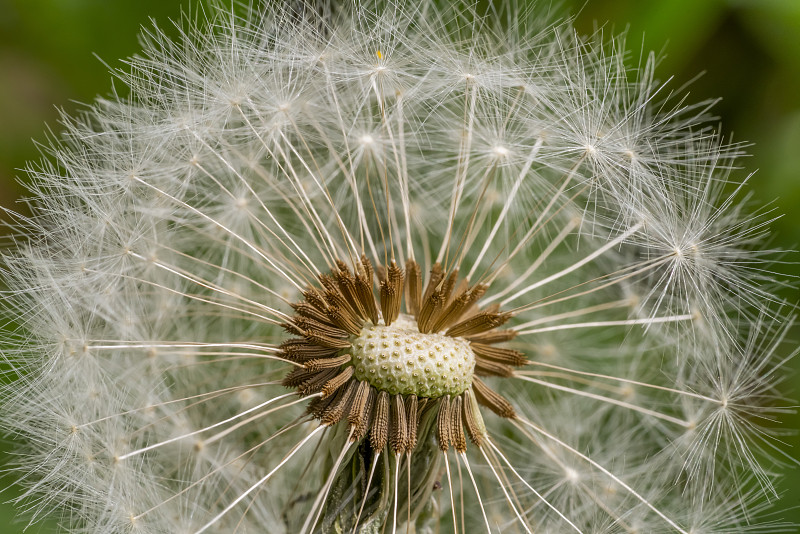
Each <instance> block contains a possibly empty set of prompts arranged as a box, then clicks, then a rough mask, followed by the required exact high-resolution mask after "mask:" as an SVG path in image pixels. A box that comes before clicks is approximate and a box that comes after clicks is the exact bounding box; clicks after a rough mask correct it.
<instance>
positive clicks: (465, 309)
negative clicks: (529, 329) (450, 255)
mask: <svg viewBox="0 0 800 534" xmlns="http://www.w3.org/2000/svg"><path fill="white" fill-rule="evenodd" d="M376 271H377V272H376ZM375 280H377V282H378V291H377V295H378V297H377V299H376V291H375V287H374V286H375ZM486 290H487V286H486V285H485V284H474V285H470V284H469V282H468V281H467V280H465V279H459V277H458V270H457V269H454V270H452V271H450V272H445V271H444V270H443V269H442V266H441V265H440V264H439V263H436V264H434V265H433V267H432V268H431V270H430V274H429V276H428V280H427V283H426V284H423V280H422V270H421V268H420V266H419V264H418V263H417V262H416V261H414V260H409V261H408V262H407V263H406V266H405V269H402V268H400V267H398V266H397V265H396V264H395V262H392V263H391V264H390V265H389V266H388V268H384V267H379V268H378V269H374V268H373V266H372V263H371V262H370V261H369V260H368V259H367V258H366V257H365V256H362V257H361V259H360V261H359V262H356V264H355V265H354V268H353V269H351V268H350V267H349V266H348V265H347V264H346V263H345V262H343V261H338V262H337V268H336V269H334V270H333V271H332V272H331V273H330V274H323V275H320V277H319V286H318V287H309V288H308V289H307V290H306V291H305V292H304V293H303V296H304V300H303V301H302V302H298V303H295V304H293V305H292V307H293V308H294V310H295V315H294V317H293V318H292V319H291V321H289V322H287V323H286V324H284V325H283V327H284V329H285V330H286V331H287V332H289V333H290V334H292V335H294V336H297V337H294V338H292V339H289V340H286V341H285V342H284V343H283V344H282V345H281V353H282V356H283V357H284V358H287V359H289V360H292V361H294V362H296V363H299V364H301V366H302V367H299V368H297V369H295V370H293V371H291V372H290V373H289V374H288V375H287V376H286V378H285V379H284V382H283V383H284V385H285V386H287V387H291V388H296V389H297V391H298V393H299V394H301V395H311V394H318V395H317V396H316V397H315V398H314V399H313V400H312V401H311V402H310V403H309V407H308V411H309V413H310V414H312V415H313V416H314V417H316V418H317V419H319V420H320V422H321V423H322V424H324V425H328V426H330V425H334V424H336V423H339V422H340V421H347V424H348V425H349V427H350V432H351V438H350V439H351V440H352V441H360V440H362V439H365V438H368V439H369V444H370V445H371V447H372V449H373V450H376V451H382V450H383V449H384V448H385V447H386V446H387V445H388V446H390V447H391V449H392V450H393V451H394V452H395V453H396V454H401V453H408V452H411V451H412V450H413V449H414V447H415V446H416V444H417V441H418V437H419V436H418V432H419V429H420V421H421V420H423V419H426V418H427V419H430V418H435V424H433V428H434V431H435V432H436V437H437V439H438V443H439V447H440V448H441V450H443V451H446V450H447V449H448V448H449V447H450V446H451V445H452V446H453V447H454V448H455V449H456V450H458V451H459V452H463V451H465V450H466V446H467V445H466V443H467V442H466V434H469V436H470V438H471V439H472V441H473V442H475V443H477V444H478V445H480V444H481V442H482V441H483V436H484V435H485V428H484V426H483V421H482V419H481V415H480V412H479V409H478V405H479V404H480V405H483V406H485V407H487V408H489V409H490V410H491V411H493V412H494V413H496V414H497V415H499V416H501V417H513V416H514V408H513V407H512V405H511V404H510V403H509V402H508V401H507V400H506V399H505V398H503V397H502V396H501V395H500V394H498V393H497V392H495V391H493V390H492V389H491V388H489V387H488V385H487V384H486V383H485V382H484V381H483V380H481V379H480V378H479V377H480V376H501V377H507V376H510V375H511V374H513V368H514V367H516V366H520V365H525V363H526V359H525V357H524V356H523V354H522V353H521V352H519V351H515V350H511V349H507V348H502V347H498V346H496V344H498V343H502V342H505V341H508V340H510V339H513V338H514V336H515V335H516V332H515V331H514V330H511V329H502V328H500V327H501V326H502V325H503V324H504V323H505V322H506V321H508V319H509V318H510V317H511V314H510V313H502V312H500V311H499V306H497V305H494V306H490V307H488V308H487V309H483V310H482V309H480V308H479V306H478V304H477V302H478V300H479V299H480V298H481V297H482V296H483V295H484V293H485V292H486ZM403 300H405V313H404V314H403V313H402V308H403ZM398 318H400V319H401V321H399V322H398V327H397V328H398V333H397V336H400V335H403V334H401V333H400V332H408V331H409V330H408V328H409V324H412V325H415V326H414V328H415V330H414V335H415V336H425V335H429V336H431V337H433V336H435V337H437V338H438V339H443V338H442V336H446V337H448V338H457V339H455V340H454V341H457V344H458V346H464V347H467V346H468V349H465V350H471V352H472V354H470V357H472V356H473V355H474V369H471V370H469V371H470V374H469V375H468V376H469V377H470V378H469V383H468V384H464V385H463V386H462V387H460V388H457V389H452V388H451V389H447V388H445V389H444V390H443V391H442V393H441V394H437V395H433V394H427V395H421V394H420V391H419V390H418V389H415V386H414V385H413V384H412V385H411V386H407V387H406V388H405V389H398V388H397V387H395V386H392V387H384V386H382V385H381V384H382V382H376V381H373V382H371V381H370V379H369V377H368V376H365V374H364V373H361V374H359V376H354V375H355V374H356V370H355V367H354V361H353V359H354V356H353V355H354V353H356V350H358V349H357V348H356V347H355V346H354V342H356V341H357V340H359V339H364V338H365V336H366V334H365V332H367V333H369V332H371V331H372V329H375V328H376V327H378V328H380V329H381V330H382V331H386V330H391V329H392V324H393V323H395V322H396V321H398ZM401 323H403V327H402V330H400V326H399V325H400V324H401ZM397 336H395V337H397ZM440 344H441V343H440ZM444 344H447V343H444ZM433 356H436V355H433ZM370 357H371V356H370ZM426 371H428V369H426ZM431 372H433V373H436V372H437V370H436V367H435V366H433V369H432V371H431ZM473 373H474V374H473ZM459 376H460V377H463V376H467V375H464V374H463V373H462V374H461V375H459ZM376 384H378V385H376ZM434 390H435V389H433V390H431V391H434ZM398 391H399V392H398ZM425 391H428V390H427V389H426V390H425ZM435 391H439V390H435Z"/></svg>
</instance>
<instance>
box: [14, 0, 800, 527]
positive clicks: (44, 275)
mask: <svg viewBox="0 0 800 534" xmlns="http://www.w3.org/2000/svg"><path fill="white" fill-rule="evenodd" d="M326 5H327V4H326ZM307 7H308V6H307ZM179 26H180V27H181V31H180V32H179V37H178V38H177V39H170V38H168V37H167V36H166V35H165V34H164V33H163V32H161V31H160V30H158V29H149V30H145V34H144V37H143V43H144V51H143V53H142V54H141V55H139V56H137V57H135V58H132V59H130V60H129V61H128V62H127V66H126V68H125V69H123V70H120V71H118V72H116V73H115V75H116V76H117V78H118V79H119V81H120V82H121V83H124V84H125V85H127V87H128V88H129V89H130V91H129V92H130V96H128V97H119V96H116V95H115V96H112V97H108V98H102V99H98V101H97V102H96V103H95V104H94V105H93V106H92V107H91V108H90V110H89V111H88V112H87V113H86V114H85V115H84V116H82V117H79V118H76V119H70V118H65V120H64V124H65V132H64V134H63V136H61V137H60V138H59V139H53V140H52V141H51V143H50V145H46V146H49V148H47V149H46V152H47V154H46V158H45V160H44V161H43V162H42V163H40V164H38V165H34V164H32V165H31V166H30V168H29V175H30V183H31V185H30V188H31V199H32V200H31V201H30V203H31V207H32V212H33V214H34V215H33V216H31V217H28V218H24V217H17V218H16V221H15V225H16V228H15V231H16V237H15V240H16V244H15V245H14V247H12V248H9V249H7V250H6V251H4V258H3V259H4V262H3V263H4V265H3V268H2V275H3V278H4V281H5V284H6V286H7V287H8V290H7V292H6V294H5V298H4V300H3V313H4V317H6V318H7V320H8V321H9V324H13V325H16V328H15V329H13V330H9V332H6V333H5V334H4V335H5V336H6V339H4V341H3V347H4V348H3V356H4V358H5V360H6V362H7V363H8V364H9V368H10V369H12V371H11V373H10V375H13V376H9V378H10V380H9V381H8V385H7V386H6V387H7V392H8V394H7V395H6V397H7V399H6V400H4V404H3V416H2V417H3V424H4V425H5V428H6V429H7V430H8V431H9V432H11V433H13V434H14V435H15V436H17V437H19V439H20V442H21V445H20V454H19V456H18V461H17V463H16V464H15V466H14V468H15V469H16V470H17V472H19V473H20V474H21V476H22V482H21V483H22V484H23V485H24V487H25V488H26V493H25V495H24V496H23V497H22V499H20V501H19V502H20V506H21V507H22V508H23V510H25V511H27V512H28V513H29V516H30V517H32V519H33V520H34V521H35V520H38V519H40V518H41V517H43V516H45V515H46V514H48V513H55V514H60V517H61V519H62V524H63V525H64V526H65V528H67V529H70V530H71V531H74V532H102V533H106V532H107V533H116V532H131V533H137V534H138V533H148V534H149V533H155V532H177V533H186V534H202V533H204V532H245V531H247V532H249V531H253V532H262V531H269V532H276V533H283V532H285V533H297V532H300V533H309V534H311V533H319V532H353V533H356V532H363V533H374V532H387V533H388V532H392V533H393V534H394V533H396V532H402V531H404V530H408V531H415V532H427V531H434V530H436V531H439V532H453V533H464V532H472V531H473V530H475V531H482V530H486V531H491V532H493V531H495V530H498V529H502V530H503V531H504V532H505V531H509V532H528V533H529V532H534V531H536V532H662V531H663V532H680V533H687V532H706V531H707V532H744V531H748V530H752V528H761V527H760V526H759V524H758V516H760V515H762V514H765V513H767V511H768V508H767V506H766V505H764V504H763V502H764V496H769V497H770V498H772V497H774V496H776V495H777V492H778V490H777V485H776V484H777V481H778V479H779V476H778V475H779V473H780V471H781V470H782V469H784V468H786V469H788V467H786V464H789V463H790V461H789V460H788V458H787V456H786V455H785V454H784V453H783V452H782V450H781V446H780V445H779V444H778V443H777V441H776V438H777V436H776V435H775V433H774V432H773V430H772V429H771V428H770V424H771V422H770V420H771V419H772V418H776V417H779V416H780V415H781V414H782V413H784V412H785V411H786V410H787V403H786V402H784V401H782V400H781V397H780V393H779V391H778V386H779V383H780V380H781V377H782V375H781V373H780V369H781V366H782V365H783V364H784V363H785V361H786V359H785V357H780V356H779V353H780V345H781V344H782V343H784V342H785V339H786V332H787V328H788V326H787V325H790V324H791V321H790V320H788V319H786V317H785V315H786V314H785V313H784V310H785V309H786V306H785V305H784V303H782V302H781V301H780V300H779V299H778V298H777V297H775V296H774V294H773V293H772V288H773V287H774V286H775V285H776V284H778V283H782V282H781V280H780V277H779V276H778V275H776V274H775V273H774V272H773V270H772V267H770V266H769V260H770V258H771V257H772V256H773V254H774V251H771V250H765V249H764V246H763V239H764V238H765V237H766V236H767V235H768V223H769V222H770V220H771V218H772V217H773V215H771V214H770V212H768V211H764V210H762V211H758V210H756V211H754V212H753V211H751V210H750V208H749V207H748V201H747V200H748V197H747V193H746V185H747V184H746V179H739V178H736V171H735V168H736V167H737V166H738V158H739V156H740V155H741V153H742V150H741V146H740V145H728V144H726V143H724V142H723V141H722V140H721V139H720V136H719V135H718V134H717V133H715V132H713V131H712V130H711V129H710V128H709V127H708V124H707V123H708V120H709V119H710V116H709V114H708V105H707V103H701V104H697V105H695V104H690V103H686V101H684V100H676V99H674V98H673V97H671V96H670V89H669V87H668V85H666V84H662V83H660V82H658V81H657V80H656V78H655V74H654V68H655V63H656V61H655V58H654V57H653V56H646V57H645V58H643V59H642V62H641V63H640V65H639V67H637V68H632V67H629V66H628V65H627V64H626V61H625V59H624V52H623V51H624V50H625V43H624V37H613V38H611V39H607V38H604V37H603V36H602V35H601V34H598V35H595V36H589V37H582V36H578V35H576V33H575V31H574V30H573V29H572V27H571V26H570V24H569V22H559V21H555V20H553V19H552V18H551V16H550V15H547V16H544V15H543V14H542V13H541V7H540V6H539V7H537V6H529V7H526V6H522V5H518V4H515V3H513V2H509V3H500V4H498V5H497V6H494V8H493V10H491V11H489V12H487V13H481V12H479V9H478V8H477V7H475V6H473V5H472V4H470V3H465V2H455V3H451V4H449V5H448V6H447V8H446V9H445V8H443V7H440V6H438V5H437V4H436V3H433V2H429V1H423V2H418V3H415V4H414V3H404V2H372V1H369V0H364V1H360V2H354V3H351V4H347V5H342V6H339V7H337V8H336V9H328V8H327V7H326V8H325V9H322V10H321V11H319V12H317V11H315V10H314V9H299V8H297V7H296V5H295V4H294V3H289V4H285V3H278V2H275V3H273V2H264V3H257V4H253V5H252V6H249V7H245V6H240V7H237V8H235V9H234V10H233V11H230V10H223V9H217V8H212V9H210V10H209V11H208V12H207V13H205V14H204V17H200V18H199V19H198V20H186V21H183V23H182V24H181V25H179ZM11 378H13V380H11ZM781 462H783V463H781ZM777 466H779V467H777ZM763 524H764V525H765V526H764V528H775V529H780V528H784V527H785V525H783V524H782V523H779V522H778V523H775V522H771V521H766V522H765V523H763Z"/></svg>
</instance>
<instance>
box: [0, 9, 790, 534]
mask: <svg viewBox="0 0 800 534" xmlns="http://www.w3.org/2000/svg"><path fill="white" fill-rule="evenodd" d="M497 1H500V0H497ZM540 2H541V3H542V4H548V3H549V0H540ZM555 3H557V4H559V5H562V6H563V11H564V12H565V13H566V12H571V13H576V14H577V20H576V25H577V27H578V28H579V30H580V31H582V32H583V33H591V32H592V31H593V30H594V29H595V28H597V27H599V26H601V25H602V26H603V27H604V31H605V30H608V32H610V33H617V32H619V31H621V30H625V29H628V32H629V33H628V35H629V36H628V46H629V48H630V49H631V51H632V53H633V55H634V57H635V56H636V55H637V54H638V53H639V51H640V50H645V51H647V50H655V51H656V52H663V61H662V63H661V65H660V67H659V69H658V71H657V74H658V75H659V77H660V78H661V79H666V78H667V77H668V76H674V81H673V82H672V83H671V86H672V87H675V88H676V87H679V86H681V85H682V84H683V83H685V82H687V81H689V80H692V79H693V78H695V77H696V76H697V75H698V74H700V73H704V74H703V76H701V77H700V78H699V79H697V80H696V81H694V82H693V83H692V84H691V85H690V87H689V90H690V92H691V96H690V100H691V101H698V100H702V99H706V98H715V97H721V98H722V100H721V102H720V103H719V104H718V105H717V106H716V108H715V110H716V113H717V114H718V116H719V117H720V120H721V123H722V130H723V132H725V133H726V134H727V135H734V139H735V140H747V141H752V142H754V143H755V145H756V146H755V147H753V148H752V149H751V151H752V152H753V156H752V157H750V158H749V159H748V160H746V161H745V165H746V167H747V170H748V171H757V172H756V174H755V175H754V176H753V177H752V179H751V190H752V191H753V193H754V195H755V198H756V200H757V201H758V202H760V203H762V204H763V203H768V202H773V201H774V204H773V205H774V206H775V207H776V208H777V212H778V213H785V214H786V215H785V216H784V217H783V218H781V219H780V220H778V221H776V222H775V224H774V225H773V230H774V233H775V234H776V237H775V244H776V245H777V246H779V247H781V248H783V249H786V250H796V249H797V247H798V243H800V0H646V1H645V0H564V1H563V2H555ZM191 5H192V2H190V1H189V0H135V1H134V0H0V205H2V206H4V207H10V208H12V209H13V208H15V201H16V199H17V198H18V197H19V196H20V195H21V194H22V192H23V190H22V188H21V187H20V186H19V185H17V183H16V178H17V177H18V176H21V175H22V172H21V171H20V170H19V169H20V168H22V167H23V166H24V164H25V162H26V161H27V160H30V159H36V158H37V157H38V154H37V151H36V148H35V145H34V143H33V141H32V139H43V137H44V135H43V132H44V131H45V125H47V126H48V127H50V128H52V129H53V130H55V131H58V130H59V125H58V113H57V109H58V108H63V109H65V110H67V111H74V110H76V109H78V108H80V106H81V103H87V102H91V101H92V100H93V98H94V97H95V96H96V95H97V94H106V93H108V92H109V90H110V88H111V81H110V76H109V74H108V70H107V67H106V66H105V65H104V64H103V62H106V63H108V64H109V65H110V66H112V67H118V66H121V63H120V62H119V60H118V59H119V58H124V57H127V56H130V55H132V54H135V53H136V52H137V50H138V49H139V46H138V42H137V34H138V30H139V28H140V26H141V25H148V24H149V19H150V18H153V19H155V20H156V21H158V22H159V23H160V25H161V26H163V27H168V26H170V23H169V20H170V19H176V18H178V17H179V15H180V13H181V9H188V8H189V7H190V6H191ZM608 32H607V34H609V33H608ZM93 54H96V55H97V56H98V57H99V58H100V59H98V58H97V57H95V56H94V55H93ZM101 60H102V61H101ZM746 172H747V171H742V174H741V176H740V177H743V176H744V175H745V174H744V173H746ZM788 259H789V260H790V261H795V262H796V261H798V259H800V258H798V257H797V255H795V254H792V255H790V256H789V258H788ZM782 271H783V272H785V273H787V274H791V275H795V276H797V275H800V268H798V266H797V265H788V266H783V267H782ZM783 296H784V297H786V298H787V299H788V300H790V301H792V302H797V301H798V300H800V298H799V297H800V295H798V294H797V292H793V291H790V290H787V292H786V293H785V294H784V295H783ZM799 337H800V330H798V329H795V332H794V336H793V339H794V340H797V339H798V338H799ZM795 344H796V342H795ZM787 350H788V349H787ZM790 366H791V368H792V370H793V372H792V376H790V377H789V379H788V381H787V382H786V383H785V384H786V386H785V392H786V393H787V395H789V396H791V397H794V398H800V373H798V372H797V371H798V370H800V358H795V360H794V361H793V362H792V363H791V364H790ZM789 371H790V370H787V372H789ZM783 425H784V426H786V427H787V428H800V417H798V416H797V415H795V416H793V417H787V418H786V419H785V421H784V423H783ZM786 442H787V445H788V447H787V450H788V451H789V454H790V455H792V456H794V457H795V458H800V439H798V437H797V436H792V437H789V438H787V439H786ZM9 450H10V447H9V446H8V445H4V446H2V448H0V459H2V457H3V456H4V455H5V454H8V451H9ZM781 489H782V491H783V492H784V494H785V499H784V501H783V505H784V506H785V507H786V508H788V510H785V511H784V512H782V513H781V514H780V516H781V517H783V519H785V520H793V521H796V522H798V523H800V472H798V471H795V472H794V474H793V475H792V476H790V477H787V478H786V479H785V480H784V484H783V485H782V487H781ZM14 495H15V490H14V488H10V489H7V490H6V491H4V492H3V493H0V501H6V500H8V499H10V498H13V496H14ZM13 517H14V510H13V507H12V506H11V505H10V504H7V503H3V504H0V532H2V533H3V534H15V533H17V532H22V530H23V526H24V525H23V524H21V523H19V522H14V520H13ZM39 531H41V532H50V531H52V525H48V524H43V525H40V526H34V527H32V528H31V529H29V530H28V531H27V532H39Z"/></svg>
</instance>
